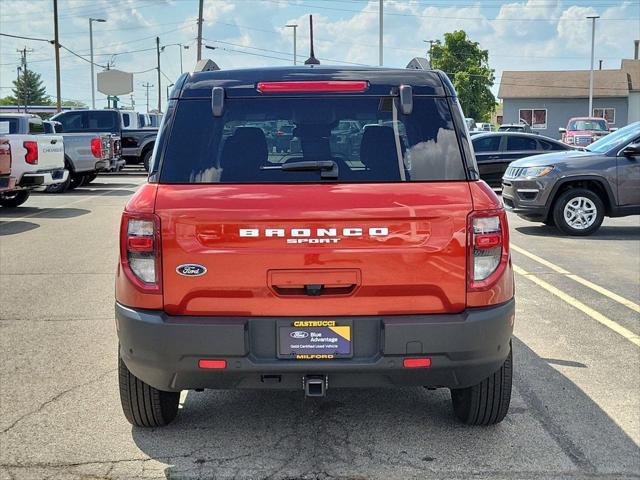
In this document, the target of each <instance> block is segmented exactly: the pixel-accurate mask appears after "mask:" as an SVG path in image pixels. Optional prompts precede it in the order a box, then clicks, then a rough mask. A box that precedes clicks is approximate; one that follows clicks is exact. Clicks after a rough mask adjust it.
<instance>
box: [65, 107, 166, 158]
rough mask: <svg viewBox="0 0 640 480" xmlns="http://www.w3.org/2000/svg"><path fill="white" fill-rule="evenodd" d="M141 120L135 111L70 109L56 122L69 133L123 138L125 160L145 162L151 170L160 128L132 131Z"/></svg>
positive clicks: (135, 129)
mask: <svg viewBox="0 0 640 480" xmlns="http://www.w3.org/2000/svg"><path fill="white" fill-rule="evenodd" d="M137 118H138V116H137V113H136V112H133V111H125V110H115V109H105V110H70V111H67V112H61V113H58V114H57V115H55V116H53V117H52V120H56V121H58V122H60V123H62V127H63V131H64V132H67V133H80V132H109V133H111V134H112V135H117V136H119V137H120V141H121V146H122V157H123V158H124V159H125V161H126V162H127V163H140V162H143V164H144V166H145V168H146V169H148V166H149V160H150V159H151V153H152V152H153V146H154V145H155V141H156V135H157V133H158V129H157V128H132V127H131V126H132V125H134V122H135V125H136V126H137V122H138V120H137Z"/></svg>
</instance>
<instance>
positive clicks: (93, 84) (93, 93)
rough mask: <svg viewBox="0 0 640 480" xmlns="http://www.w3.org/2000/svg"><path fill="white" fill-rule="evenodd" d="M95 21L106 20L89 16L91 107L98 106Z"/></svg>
mask: <svg viewBox="0 0 640 480" xmlns="http://www.w3.org/2000/svg"><path fill="white" fill-rule="evenodd" d="M93 22H106V20H104V19H102V18H89V48H90V49H91V108H93V109H95V108H96V87H95V81H96V78H95V74H94V73H93Z"/></svg>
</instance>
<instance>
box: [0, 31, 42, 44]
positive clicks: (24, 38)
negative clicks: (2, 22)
mask: <svg viewBox="0 0 640 480" xmlns="http://www.w3.org/2000/svg"><path fill="white" fill-rule="evenodd" d="M0 36H2V37H11V38H19V39H21V40H33V41H34V42H47V43H53V40H48V39H46V38H34V37H23V36H22V35H11V34H9V33H0Z"/></svg>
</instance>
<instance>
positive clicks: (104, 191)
mask: <svg viewBox="0 0 640 480" xmlns="http://www.w3.org/2000/svg"><path fill="white" fill-rule="evenodd" d="M96 186H97V187H98V188H94V185H93V183H92V184H91V185H88V186H86V187H80V188H76V189H75V190H73V191H71V192H68V194H71V195H70V196H73V197H91V196H100V197H129V196H131V195H133V194H134V193H135V190H128V189H120V190H111V189H110V188H109V187H107V186H106V185H105V187H104V188H101V186H100V185H96ZM134 186H135V187H138V185H134Z"/></svg>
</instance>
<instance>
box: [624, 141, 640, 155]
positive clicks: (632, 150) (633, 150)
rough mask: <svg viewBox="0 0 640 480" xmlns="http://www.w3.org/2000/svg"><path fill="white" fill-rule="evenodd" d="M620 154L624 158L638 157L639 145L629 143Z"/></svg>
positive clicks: (639, 153) (639, 152)
mask: <svg viewBox="0 0 640 480" xmlns="http://www.w3.org/2000/svg"><path fill="white" fill-rule="evenodd" d="M621 153H622V155H623V156H625V157H637V156H640V143H630V144H629V145H627V146H626V147H624V148H623V149H622V152H621Z"/></svg>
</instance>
